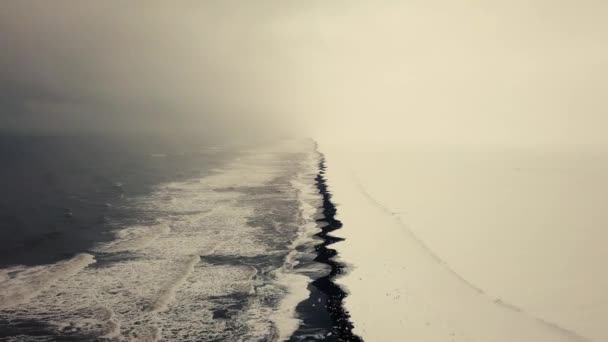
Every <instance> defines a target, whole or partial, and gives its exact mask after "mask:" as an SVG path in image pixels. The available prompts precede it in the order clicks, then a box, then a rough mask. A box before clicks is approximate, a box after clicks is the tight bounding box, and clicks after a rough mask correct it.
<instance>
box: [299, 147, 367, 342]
mask: <svg viewBox="0 0 608 342" xmlns="http://www.w3.org/2000/svg"><path fill="white" fill-rule="evenodd" d="M317 153H318V154H319V166H318V167H319V172H318V174H317V176H316V177H315V183H316V187H317V189H318V191H319V195H321V197H322V207H321V208H320V209H321V210H322V217H320V218H318V219H317V220H316V222H317V225H318V226H319V228H320V229H321V231H320V232H319V233H317V234H315V236H317V237H319V238H321V240H322V242H321V243H320V244H317V245H316V246H315V252H316V255H317V256H316V257H315V258H314V261H316V262H319V263H322V264H325V265H328V266H329V269H330V272H329V274H326V275H324V276H322V277H320V278H318V279H316V280H314V281H313V282H311V283H310V285H309V290H310V292H311V294H310V297H309V298H308V299H307V300H305V301H303V302H301V303H300V304H299V305H298V308H297V309H296V310H297V311H298V312H300V313H301V319H302V323H301V324H300V327H299V328H298V331H296V333H294V335H293V336H292V338H291V341H301V340H306V341H309V340H322V341H353V342H362V341H363V340H362V339H361V337H359V336H357V335H356V334H354V333H353V331H352V330H353V328H354V326H353V323H352V322H351V321H350V315H349V313H348V311H346V309H345V308H344V306H343V300H344V298H345V297H346V292H345V291H344V290H342V288H340V286H338V285H337V284H336V283H334V281H333V280H334V278H335V277H336V276H338V275H339V274H341V273H343V272H344V268H345V265H344V264H342V263H340V262H337V261H335V260H333V257H335V256H336V255H337V252H336V250H335V249H332V248H329V246H330V245H331V244H334V243H336V242H339V241H343V240H344V239H342V238H339V237H335V236H332V235H330V233H331V232H333V231H335V230H337V229H340V228H341V227H342V222H340V221H339V220H337V219H336V218H335V216H336V207H335V205H334V204H333V203H332V201H331V193H330V192H329V189H328V186H327V180H326V178H325V170H326V165H325V157H324V156H323V154H322V153H320V152H317ZM320 335H322V336H320Z"/></svg>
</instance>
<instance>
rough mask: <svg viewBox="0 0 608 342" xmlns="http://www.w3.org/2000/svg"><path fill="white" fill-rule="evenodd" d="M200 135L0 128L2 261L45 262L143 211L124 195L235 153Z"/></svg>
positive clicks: (1, 263) (91, 242)
mask: <svg viewBox="0 0 608 342" xmlns="http://www.w3.org/2000/svg"><path fill="white" fill-rule="evenodd" d="M218 145H219V144H218V143H213V142H209V141H205V140H204V139H203V138H200V139H196V138H195V139H190V140H187V141H186V140H185V139H184V140H181V141H176V140H167V139H162V138H159V137H154V136H138V137H127V136H30V135H7V134H4V135H0V165H1V166H0V266H7V265H11V264H25V265H35V264H46V263H53V262H56V261H58V260H61V259H65V258H68V257H70V256H73V255H74V254H75V253H78V252H81V251H83V250H87V249H89V248H90V247H91V246H92V245H94V244H95V243H98V242H100V241H104V240H107V239H109V238H111V236H110V235H108V234H107V232H108V231H109V230H110V229H113V228H114V227H116V226H121V225H126V224H128V222H129V221H133V220H141V219H145V217H146V213H145V212H142V211H141V210H139V209H138V208H137V207H136V206H132V205H129V202H128V201H127V199H128V198H133V197H136V196H141V195H143V194H145V193H148V192H150V191H152V189H153V187H154V186H155V185H157V184H160V183H163V182H168V181H179V180H184V179H188V178H192V177H198V176H200V175H201V174H204V173H205V172H208V171H209V170H210V169H212V168H214V167H217V166H218V165H220V164H221V163H222V162H225V161H226V160H229V159H230V158H231V157H233V152H234V149H232V150H231V149H230V148H226V147H224V148H218Z"/></svg>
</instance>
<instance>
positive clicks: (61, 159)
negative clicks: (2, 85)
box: [0, 135, 339, 341]
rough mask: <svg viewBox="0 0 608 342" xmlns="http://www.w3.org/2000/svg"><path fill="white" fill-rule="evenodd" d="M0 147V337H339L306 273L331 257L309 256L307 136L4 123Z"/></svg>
mask: <svg viewBox="0 0 608 342" xmlns="http://www.w3.org/2000/svg"><path fill="white" fill-rule="evenodd" d="M0 149H1V150H0V158H1V163H2V165H3V167H2V168H1V170H0V172H1V175H0V179H1V188H2V198H1V202H0V227H1V229H0V234H1V238H0V241H2V242H1V244H0V267H1V268H0V288H1V291H0V340H3V341H4V340H6V341H22V340H36V341H54V340H73V341H80V340H83V341H84V340H87V341H89V340H100V341H122V340H135V341H154V340H160V339H164V340H170V341H190V340H198V341H273V340H286V339H290V338H291V339H292V340H327V339H328V340H332V339H335V338H338V337H337V336H338V335H337V334H336V333H335V332H334V333H332V331H333V329H334V326H335V324H334V321H333V320H335V319H338V318H339V317H337V318H336V317H335V315H334V316H331V315H330V309H325V308H324V307H325V306H327V305H325V301H326V300H327V297H328V296H327V295H325V293H324V292H325V289H313V288H314V284H311V282H312V281H313V280H315V279H319V278H322V277H325V276H327V275H328V274H329V273H330V272H331V268H332V266H331V265H328V264H327V263H322V262H316V261H315V259H316V258H317V257H318V255H317V253H316V252H315V246H317V245H319V244H321V243H322V242H323V239H322V238H320V237H317V236H315V234H318V233H319V232H320V229H321V227H322V226H323V222H322V221H323V209H322V202H323V196H322V195H321V194H320V193H319V188H318V184H317V183H318V182H319V178H318V177H319V172H320V170H319V163H320V161H321V158H322V157H321V155H320V154H319V153H318V152H317V151H316V149H315V145H314V143H313V142H312V141H308V140H306V141H273V142H259V143H256V144H251V143H249V144H240V145H239V144H237V143H230V144H220V143H217V142H209V141H205V140H204V139H188V140H186V139H182V140H180V141H167V140H162V139H160V138H157V137H137V138H134V137H94V136H89V137H83V136H78V137H77V136H70V137H67V136H44V137H32V136H18V135H11V136H8V135H5V136H2V137H0ZM311 286H312V287H311ZM299 303H300V305H298V304H299ZM316 305H320V306H321V307H322V309H321V310H319V308H316V309H315V310H316V311H315V312H316V314H315V316H318V319H316V320H311V319H306V320H303V319H302V318H303V317H306V316H307V312H308V317H310V316H311V314H310V312H312V311H311V310H312V308H313V307H314V306H316ZM332 336H333V337H332Z"/></svg>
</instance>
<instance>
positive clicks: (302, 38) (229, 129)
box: [0, 0, 608, 144]
mask: <svg viewBox="0 0 608 342" xmlns="http://www.w3.org/2000/svg"><path fill="white" fill-rule="evenodd" d="M605 18H608V3H607V2H605V1H591V0H582V1H573V0H557V1H548V0H530V1H519V0H518V1H447V0H444V1H387V0H384V1H378V0H376V1H340V0H334V1H305V2H304V1H279V0H272V1H271V0H264V1H244V0H243V1H234V0H232V1H231V0H228V1H219V0H217V1H171V2H161V1H130V2H124V1H103V2H100V1H68V0H57V1H35V0H7V1H3V2H2V3H1V4H0V46H2V51H3V53H2V54H1V55H0V90H2V95H0V104H1V106H2V108H1V109H0V110H1V112H0V113H1V114H0V124H1V125H3V126H4V128H5V129H18V130H25V131H28V130H34V129H36V130H45V129H54V130H61V129H75V130H87V129H91V128H96V129H99V128H100V127H102V128H103V129H106V130H112V129H125V127H126V128H128V129H134V130H137V129H144V128H145V129H151V130H159V129H160V130H168V129H169V130H171V131H172V132H179V130H181V129H188V130H196V129H199V128H200V129H201V131H202V132H206V131H209V130H210V128H212V131H215V132H218V131H219V132H226V134H238V133H235V132H238V131H239V130H240V131H242V130H243V127H245V128H246V129H245V130H247V131H261V132H267V131H268V130H270V131H291V132H297V133H300V134H303V135H313V136H320V137H326V138H327V137H332V139H336V140H340V141H350V140H358V139H361V140H372V141H373V140H382V141H416V142H430V143H476V144H488V143H507V144H511V143H515V144H608V135H606V134H605V133H604V131H605V128H606V127H607V124H608V115H607V114H608V104H607V103H606V100H605V94H608V81H607V79H608V21H607V20H605ZM264 127H265V129H264Z"/></svg>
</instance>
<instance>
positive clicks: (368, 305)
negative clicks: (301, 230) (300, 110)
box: [321, 144, 608, 341]
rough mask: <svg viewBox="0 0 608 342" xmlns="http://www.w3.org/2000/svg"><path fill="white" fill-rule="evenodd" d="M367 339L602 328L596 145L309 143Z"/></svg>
mask: <svg viewBox="0 0 608 342" xmlns="http://www.w3.org/2000/svg"><path fill="white" fill-rule="evenodd" d="M321 148H322V150H323V151H324V152H325V154H326V156H327V162H328V176H327V177H328V184H329V189H330V192H331V193H332V194H333V198H334V202H335V203H336V205H337V210H338V219H340V220H341V221H342V222H343V224H344V229H342V230H340V231H339V232H338V233H337V234H338V235H339V236H341V237H344V238H345V239H346V240H345V241H343V242H340V243H338V244H337V245H336V249H337V250H338V256H339V258H340V259H341V260H344V261H345V262H347V263H348V264H349V265H350V266H351V270H350V272H349V273H348V274H347V275H345V276H344V277H343V278H341V279H340V280H339V283H340V284H342V285H344V287H345V288H346V289H347V291H348V292H349V293H350V294H349V296H348V297H347V298H346V309H347V310H349V312H350V313H351V316H352V320H353V322H354V325H355V330H354V331H355V333H357V334H359V335H360V336H362V337H363V338H364V339H365V340H369V341H394V340H400V339H402V338H403V339H405V338H409V339H413V340H417V341H588V340H591V341H604V340H606V339H607V338H608V330H607V329H606V328H605V325H604V318H605V317H606V316H607V315H608V304H607V303H608V301H607V300H606V299H607V294H606V291H605V288H606V285H607V282H608V272H606V271H605V268H603V267H602V266H601V262H598V261H599V260H605V259H606V257H608V255H607V253H608V252H606V249H605V248H604V243H605V241H606V240H607V239H606V238H607V236H606V232H605V230H604V229H603V227H604V226H605V224H606V222H608V215H607V214H606V212H605V210H604V209H603V207H602V203H606V201H605V199H606V198H605V197H606V193H607V192H606V190H607V189H606V183H605V182H604V181H603V177H604V174H605V171H606V169H607V166H608V159H607V158H606V156H605V155H604V154H602V153H601V151H592V150H586V151H575V152H576V153H574V152H573V153H568V152H566V151H561V152H558V151H555V150H531V149H525V150H522V149H516V148H511V149H500V148H486V149H475V148H464V147H463V148H456V147H452V148H447V149H446V148H443V149H441V148H430V147H426V148H420V147H412V148H407V147H396V146H393V147H387V146H378V145H377V146H374V145H367V146H366V145H363V144H361V145H359V146H356V147H353V146H349V147H348V148H347V149H345V148H343V147H341V146H332V145H330V144H321Z"/></svg>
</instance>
